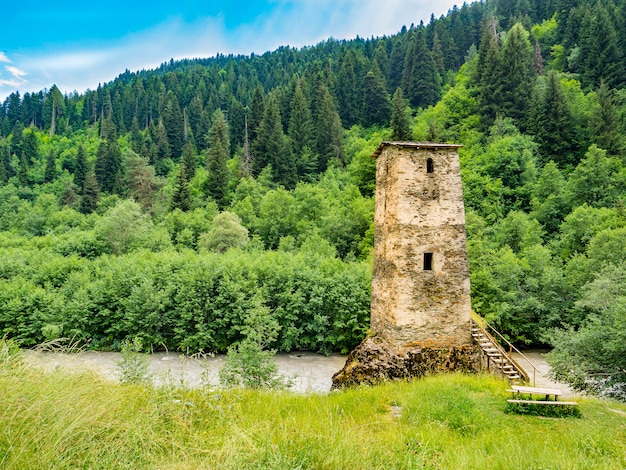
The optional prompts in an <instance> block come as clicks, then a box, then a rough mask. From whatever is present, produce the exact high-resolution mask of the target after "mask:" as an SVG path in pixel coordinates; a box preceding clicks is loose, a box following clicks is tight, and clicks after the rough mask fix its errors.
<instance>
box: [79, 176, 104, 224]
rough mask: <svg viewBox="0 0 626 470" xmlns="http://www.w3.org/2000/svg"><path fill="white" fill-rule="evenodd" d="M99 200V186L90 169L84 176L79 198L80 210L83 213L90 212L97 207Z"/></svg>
mask: <svg viewBox="0 0 626 470" xmlns="http://www.w3.org/2000/svg"><path fill="white" fill-rule="evenodd" d="M99 200H100V186H99V185H98V181H97V180H96V175H95V173H94V172H93V171H90V172H88V173H87V175H86V176H85V184H84V186H83V194H82V198H81V200H80V212H82V213H83V214H91V213H92V212H94V211H95V210H96V209H97V208H98V201H99Z"/></svg>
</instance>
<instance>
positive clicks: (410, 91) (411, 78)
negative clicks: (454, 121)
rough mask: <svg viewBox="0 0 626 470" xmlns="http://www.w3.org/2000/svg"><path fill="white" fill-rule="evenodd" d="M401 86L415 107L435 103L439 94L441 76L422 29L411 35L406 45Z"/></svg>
mask: <svg viewBox="0 0 626 470" xmlns="http://www.w3.org/2000/svg"><path fill="white" fill-rule="evenodd" d="M402 88H403V89H404V90H405V91H406V97H407V99H408V100H409V103H411V105H412V106H415V107H421V106H423V107H425V106H429V105H432V104H435V103H436V102H437V100H438V99H439V96H440V94H441V78H440V77H439V74H438V73H437V66H436V64H435V60H434V59H433V55H432V53H431V51H430V50H429V49H428V46H427V44H426V38H425V34H424V31H423V29H419V30H418V31H417V32H416V33H415V34H414V35H413V37H412V38H411V40H410V42H409V46H408V47H407V50H406V57H405V60H404V70H403V72H402Z"/></svg>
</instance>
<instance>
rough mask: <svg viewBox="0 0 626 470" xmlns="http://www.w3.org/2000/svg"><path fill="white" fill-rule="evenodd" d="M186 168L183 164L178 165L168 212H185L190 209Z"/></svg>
mask: <svg viewBox="0 0 626 470" xmlns="http://www.w3.org/2000/svg"><path fill="white" fill-rule="evenodd" d="M186 171H187V170H186V168H185V164H184V163H180V164H179V165H178V175H177V176H176V183H175V186H174V193H173V194H172V200H171V202H170V210H174V209H180V210H181V211H183V212H187V211H188V210H189V209H191V192H190V191H189V184H188V183H187V176H186V174H185V173H186Z"/></svg>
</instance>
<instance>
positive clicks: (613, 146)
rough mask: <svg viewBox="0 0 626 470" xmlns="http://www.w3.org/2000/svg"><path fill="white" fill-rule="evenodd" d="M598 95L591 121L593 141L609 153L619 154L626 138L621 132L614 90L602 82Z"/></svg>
mask: <svg viewBox="0 0 626 470" xmlns="http://www.w3.org/2000/svg"><path fill="white" fill-rule="evenodd" d="M596 96H597V98H598V105H597V106H596V107H595V108H594V112H593V116H592V118H591V123H590V124H591V125H590V127H591V133H592V141H593V143H595V144H596V145H597V146H598V147H600V148H602V149H604V150H606V151H607V152H608V153H609V155H618V154H619V153H620V152H621V151H622V149H623V148H624V139H623V137H622V132H620V125H619V120H618V118H617V108H616V106H615V101H614V99H613V90H611V89H610V88H609V87H608V85H607V84H606V83H605V82H601V83H600V88H598V91H597V94H596Z"/></svg>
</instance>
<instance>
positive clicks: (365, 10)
mask: <svg viewBox="0 0 626 470" xmlns="http://www.w3.org/2000/svg"><path fill="white" fill-rule="evenodd" d="M4 3H5V4H4V5H3V6H0V17H2V26H1V28H0V101H2V100H4V99H5V98H6V97H7V96H8V95H9V94H10V93H12V92H14V91H16V90H18V91H19V92H20V93H21V94H22V95H23V94H24V93H25V92H33V91H39V90H42V89H49V88H50V87H51V86H52V85H53V84H56V85H57V86H58V87H59V88H60V89H61V91H63V92H64V93H67V92H72V91H74V90H76V91H78V92H81V93H82V92H84V91H85V90H86V89H88V88H90V89H94V88H96V87H97V86H98V84H99V83H104V82H108V81H110V80H112V79H114V78H115V77H116V76H117V75H119V74H120V73H122V72H124V70H126V69H128V70H130V71H133V72H134V71H137V70H141V69H143V68H145V69H150V68H154V67H157V66H158V65H159V64H161V63H162V62H165V61H168V60H169V59H171V58H173V59H182V58H195V57H212V56H214V55H215V54H217V53H218V52H220V53H224V54H229V53H234V54H246V55H247V54H250V53H252V52H254V53H256V54H262V53H264V52H266V51H271V50H274V49H276V48H277V47H279V46H281V45H289V46H292V47H298V48H299V47H302V46H306V45H314V44H317V43H318V42H320V41H322V40H324V39H327V38H329V37H334V38H337V39H352V38H354V37H356V36H357V35H358V36H361V37H366V38H367V37H371V36H382V35H385V34H387V35H390V34H395V33H397V32H398V31H399V30H400V29H401V28H402V26H403V25H406V26H407V27H408V26H410V25H411V23H415V24H418V23H419V22H420V21H421V20H424V22H426V23H427V22H428V21H429V19H430V15H431V13H434V14H435V16H436V17H439V16H440V15H442V14H445V13H447V11H448V10H449V9H451V8H452V7H453V5H454V4H455V2H454V0H266V1H243V0H240V1H224V0H204V1H187V0H175V1H172V0H169V1H163V0H152V1H151V2H146V3H143V2H133V1H132V0H127V1H125V2H122V1H120V0H105V1H99V2H98V1H95V2H94V1H92V2H85V1H84V0H82V1H80V2H78V1H74V0H67V1H64V2H51V1H50V0H48V1H46V2H43V1H38V0H33V1H28V2H22V1H19V0H11V1H8V2H4Z"/></svg>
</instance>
